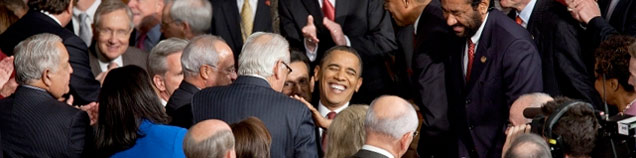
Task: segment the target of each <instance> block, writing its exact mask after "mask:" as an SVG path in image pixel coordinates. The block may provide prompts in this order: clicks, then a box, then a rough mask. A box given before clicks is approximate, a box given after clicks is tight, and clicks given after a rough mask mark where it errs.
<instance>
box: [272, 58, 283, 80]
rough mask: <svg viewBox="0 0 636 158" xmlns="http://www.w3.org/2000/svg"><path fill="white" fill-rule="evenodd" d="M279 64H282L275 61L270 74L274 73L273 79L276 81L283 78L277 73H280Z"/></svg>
mask: <svg viewBox="0 0 636 158" xmlns="http://www.w3.org/2000/svg"><path fill="white" fill-rule="evenodd" d="M280 63H282V61H280V60H279V61H276V64H274V68H273V69H274V70H273V71H272V72H274V77H275V78H276V79H282V78H283V76H281V75H282V74H281V73H280V72H279V71H280Z"/></svg>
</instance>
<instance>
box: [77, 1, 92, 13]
mask: <svg viewBox="0 0 636 158" xmlns="http://www.w3.org/2000/svg"><path fill="white" fill-rule="evenodd" d="M93 3H95V0H80V1H78V2H77V6H75V8H77V9H79V10H81V11H86V10H88V8H90V7H91V5H93Z"/></svg>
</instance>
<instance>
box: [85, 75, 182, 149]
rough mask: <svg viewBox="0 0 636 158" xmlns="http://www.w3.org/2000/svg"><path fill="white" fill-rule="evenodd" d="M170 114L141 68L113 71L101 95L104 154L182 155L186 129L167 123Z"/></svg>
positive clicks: (99, 136)
mask: <svg viewBox="0 0 636 158" xmlns="http://www.w3.org/2000/svg"><path fill="white" fill-rule="evenodd" d="M168 121H169V117H168V115H167V114H166V113H165V112H164V110H163V106H162V105H161V103H160V102H159V98H158V97H157V95H156V93H155V92H154V90H153V88H152V87H151V84H150V78H149V77H148V74H147V73H146V72H145V71H144V70H143V69H142V68H140V67H137V66H125V67H122V68H117V69H113V70H111V71H110V72H109V73H108V75H107V76H106V79H105V80H104V83H103V85H102V89H101V91H100V94H99V116H98V122H97V126H96V129H95V141H96V148H97V153H98V154H99V155H100V156H103V157H152V158H161V157H170V158H182V157H185V155H184V154H183V149H182V144H183V138H184V136H185V134H186V132H187V130H186V129H184V128H180V127H175V126H168V125H164V124H166V123H168Z"/></svg>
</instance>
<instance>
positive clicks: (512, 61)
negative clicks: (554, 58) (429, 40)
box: [441, 0, 543, 158]
mask: <svg viewBox="0 0 636 158" xmlns="http://www.w3.org/2000/svg"><path fill="white" fill-rule="evenodd" d="M441 2H442V3H441V4H442V11H443V13H444V17H445V19H446V23H447V24H448V25H449V26H451V27H452V28H453V31H454V33H455V35H457V36H458V37H461V38H463V39H464V40H465V45H464V46H463V48H464V50H463V51H456V52H449V53H450V57H449V58H448V59H449V61H448V64H447V66H446V73H447V74H446V81H447V89H446V90H447V92H448V98H449V99H448V102H449V106H448V118H449V121H450V128H451V131H453V134H454V135H455V137H456V139H451V140H449V141H453V143H457V146H456V147H457V148H455V149H457V151H456V152H452V153H456V154H459V155H458V156H459V157H468V156H470V157H482V158H483V157H501V150H502V148H503V144H504V141H505V138H506V137H505V134H504V130H505V126H506V124H507V122H508V115H509V114H508V113H509V112H508V111H509V107H510V105H511V104H512V103H513V101H515V100H516V99H517V98H518V97H519V96H520V95H522V94H526V93H531V92H539V91H541V90H542V87H543V82H542V77H541V76H542V75H541V57H540V56H539V52H538V51H537V48H536V46H535V45H534V41H532V39H531V38H530V34H528V32H527V31H526V30H524V29H523V27H521V26H519V25H518V24H516V23H515V22H514V21H512V20H511V19H510V18H508V17H506V16H505V15H504V14H503V13H501V12H499V11H497V10H491V9H489V7H488V6H489V2H490V1H489V0H441ZM453 157H454V156H453Z"/></svg>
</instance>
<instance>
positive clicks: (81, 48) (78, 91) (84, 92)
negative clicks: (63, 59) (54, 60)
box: [64, 37, 100, 105]
mask: <svg viewBox="0 0 636 158" xmlns="http://www.w3.org/2000/svg"><path fill="white" fill-rule="evenodd" d="M64 45H65V46H66V49H67V51H68V54H69V58H70V59H69V60H70V61H69V62H70V63H71V67H73V74H71V83H70V88H71V92H70V93H71V94H72V95H73V98H74V99H75V102H74V103H73V104H74V105H86V104H88V103H90V102H94V101H97V95H98V93H99V88H100V84H99V82H98V81H97V80H95V78H94V77H93V76H94V75H93V72H91V68H90V62H89V59H88V48H86V46H85V45H84V43H83V42H82V41H81V40H80V39H79V38H77V37H71V38H68V39H67V40H65V41H64Z"/></svg>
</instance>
